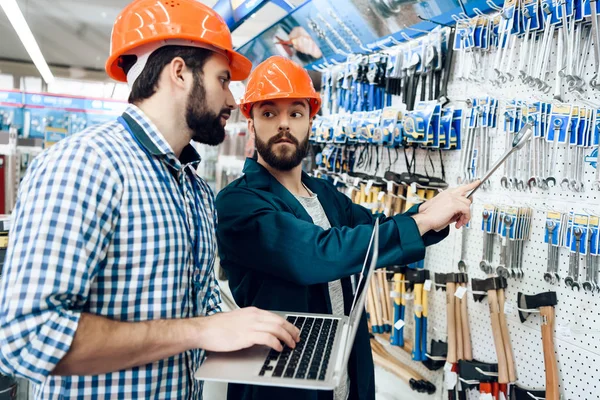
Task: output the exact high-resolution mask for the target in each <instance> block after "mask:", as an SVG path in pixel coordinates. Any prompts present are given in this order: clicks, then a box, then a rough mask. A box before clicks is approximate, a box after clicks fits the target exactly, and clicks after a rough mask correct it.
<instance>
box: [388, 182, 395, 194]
mask: <svg viewBox="0 0 600 400" xmlns="http://www.w3.org/2000/svg"><path fill="white" fill-rule="evenodd" d="M387 192H388V193H390V194H391V193H394V182H392V181H389V182H388V183H387Z"/></svg>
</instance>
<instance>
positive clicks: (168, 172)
mask: <svg viewBox="0 0 600 400" xmlns="http://www.w3.org/2000/svg"><path fill="white" fill-rule="evenodd" d="M126 115H127V116H128V117H126V118H131V119H130V121H136V122H137V123H138V124H139V126H140V127H141V128H143V129H140V130H139V132H137V133H136V130H135V129H134V130H133V132H130V131H128V130H127V129H126V128H125V126H124V125H123V124H122V123H121V122H119V121H115V122H111V123H108V124H105V125H102V126H99V127H94V128H90V129H87V130H85V131H84V132H82V133H80V134H77V135H74V136H72V137H70V138H68V139H65V140H63V141H61V142H59V143H57V144H56V145H54V146H53V147H52V148H50V149H49V150H47V151H45V152H44V153H43V154H41V155H40V156H39V157H38V158H36V159H35V161H34V162H33V163H32V164H31V166H30V168H29V170H28V171H27V175H26V177H25V178H24V179H23V182H22V184H21V186H20V191H19V196H18V202H17V205H16V208H15V211H14V214H13V224H12V228H11V231H10V238H9V247H8V251H7V255H6V264H5V267H4V268H5V269H4V274H3V277H2V282H1V288H0V372H2V373H4V374H8V375H16V376H20V377H25V378H27V379H29V380H31V381H33V382H34V383H36V384H37V385H36V398H44V399H58V398H63V397H65V398H84V397H85V398H96V397H102V398H109V397H110V398H117V397H118V398H127V399H142V398H172V399H175V398H176V399H183V398H194V399H199V398H201V397H202V383H201V382H199V381H197V380H195V379H194V377H193V374H194V371H195V370H196V369H197V367H198V366H199V365H200V363H201V361H202V357H203V352H202V351H201V350H195V351H187V352H185V353H182V354H179V355H176V356H174V357H171V358H169V359H166V360H162V361H157V362H155V363H152V364H148V365H144V366H142V367H137V368H133V369H129V370H123V371H119V372H114V373H109V374H105V375H99V376H68V377H59V376H50V375H49V374H50V372H51V371H52V370H53V369H54V367H55V366H56V364H57V363H58V362H59V361H60V360H61V359H62V358H63V357H64V355H65V354H66V353H67V351H68V350H69V347H70V346H71V343H72V340H73V337H74V335H75V331H76V330H77V324H78V321H79V318H80V316H81V313H82V312H86V313H92V314H97V315H102V316H105V317H107V318H110V319H113V320H119V321H128V322H135V321H144V320H155V319H175V318H189V317H195V316H204V315H210V314H213V313H215V312H218V311H220V309H219V303H220V302H221V299H220V294H219V290H218V286H217V283H216V280H215V278H214V273H213V266H214V261H215V251H216V245H215V237H214V229H215V224H216V217H215V216H216V213H215V210H214V198H213V194H212V192H211V190H210V189H209V187H208V186H207V185H206V183H205V182H204V181H202V179H200V178H199V177H198V176H197V175H196V173H195V170H194V168H195V166H197V164H198V163H199V162H200V156H199V155H198V153H197V152H196V151H195V149H194V148H193V147H192V146H191V145H189V146H187V147H186V148H185V149H184V150H183V152H182V154H181V156H180V159H177V158H176V157H175V155H174V153H173V151H172V150H171V148H170V146H169V145H168V143H167V142H166V141H165V139H164V138H163V137H162V136H161V135H160V133H159V132H158V130H157V128H156V126H154V124H152V122H151V121H150V120H149V119H148V118H147V117H146V116H145V115H144V114H143V113H142V111H141V110H140V109H138V108H136V107H135V106H130V107H129V108H128V109H127V111H126ZM129 125H131V124H129ZM180 160H181V161H180ZM194 238H195V240H193V239H194ZM194 253H195V254H196V255H195V256H194Z"/></svg>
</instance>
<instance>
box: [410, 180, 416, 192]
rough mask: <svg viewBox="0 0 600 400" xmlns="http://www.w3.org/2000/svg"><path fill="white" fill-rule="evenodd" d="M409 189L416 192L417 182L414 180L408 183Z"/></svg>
mask: <svg viewBox="0 0 600 400" xmlns="http://www.w3.org/2000/svg"><path fill="white" fill-rule="evenodd" d="M410 190H412V192H413V193H417V184H416V183H415V182H413V183H412V184H411V185H410Z"/></svg>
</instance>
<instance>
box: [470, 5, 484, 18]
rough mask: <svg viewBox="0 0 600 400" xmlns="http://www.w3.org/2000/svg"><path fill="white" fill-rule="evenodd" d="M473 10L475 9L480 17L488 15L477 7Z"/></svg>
mask: <svg viewBox="0 0 600 400" xmlns="http://www.w3.org/2000/svg"><path fill="white" fill-rule="evenodd" d="M473 11H475V14H477V15H479V16H480V17H487V16H486V15H485V14H484V13H482V12H481V10H480V9H479V8H477V7H474V8H473Z"/></svg>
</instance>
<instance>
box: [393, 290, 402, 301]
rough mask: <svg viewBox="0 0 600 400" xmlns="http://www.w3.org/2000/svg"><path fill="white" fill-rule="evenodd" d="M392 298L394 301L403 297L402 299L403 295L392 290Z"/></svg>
mask: <svg viewBox="0 0 600 400" xmlns="http://www.w3.org/2000/svg"><path fill="white" fill-rule="evenodd" d="M390 297H391V298H392V299H399V298H401V297H402V295H401V294H400V293H399V292H396V291H395V290H392V291H391V292H390Z"/></svg>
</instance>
